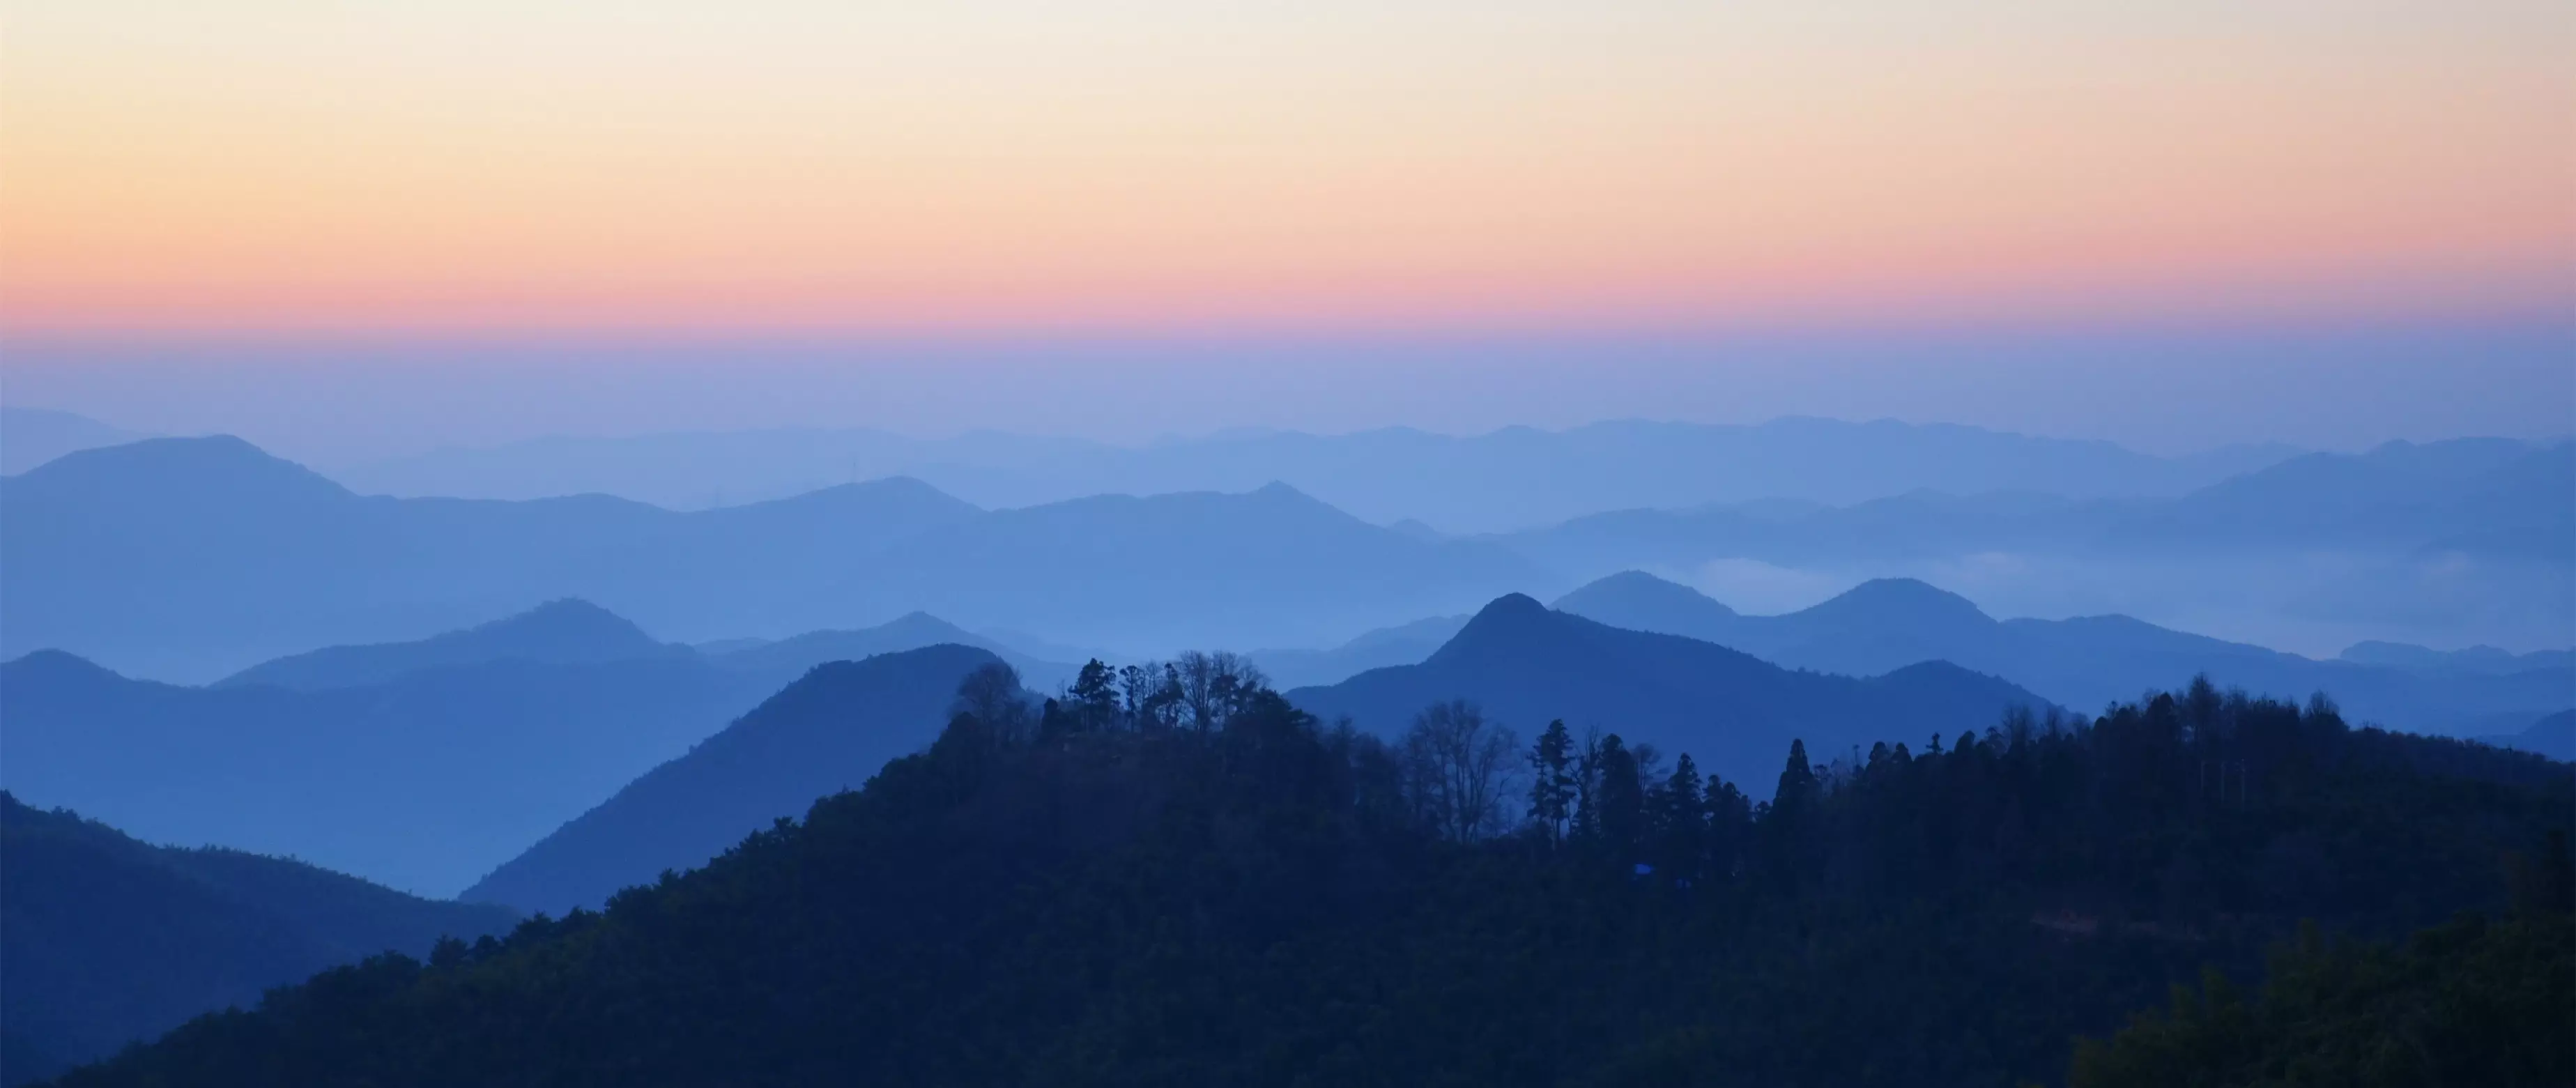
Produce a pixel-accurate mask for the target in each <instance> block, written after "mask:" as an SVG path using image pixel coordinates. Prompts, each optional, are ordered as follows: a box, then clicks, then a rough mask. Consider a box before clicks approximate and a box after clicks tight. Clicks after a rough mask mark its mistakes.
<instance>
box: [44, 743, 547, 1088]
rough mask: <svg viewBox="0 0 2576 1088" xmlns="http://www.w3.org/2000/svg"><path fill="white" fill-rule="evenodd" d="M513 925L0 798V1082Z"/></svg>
mask: <svg viewBox="0 0 2576 1088" xmlns="http://www.w3.org/2000/svg"><path fill="white" fill-rule="evenodd" d="M515 921H516V917H515V916H514V914H513V913H512V912H511V911H509V910H507V909H505V908H501V907H495V906H490V905H475V904H463V903H448V902H436V901H431V900H425V899H417V898H414V897H412V896H408V895H404V894H401V893H399V892H395V891H390V890H387V889H385V888H380V887H377V886H375V885H373V884H369V883H367V882H365V881H362V880H359V879H356V878H354V877H348V876H343V875H341V874H339V873H335V872H330V871H328V870H324V869H317V868H314V867H313V866H310V865H306V864H303V863H300V862H295V861H288V860H284V859H279V858H272V857H262V856H260V855H257V854H247V853H242V852H239V851H235V850H222V849H201V850H180V849H173V848H170V847H162V846H151V845H147V844H145V843H141V842H137V841H135V840H134V839H131V838H128V837H126V836H125V835H124V834H123V833H121V832H119V831H117V830H115V829H113V828H110V827H108V826H106V825H105V824H101V823H96V822H93V821H89V820H84V819H82V818H81V817H79V816H77V815H74V814H72V813H70V812H62V811H55V812H47V811H43V810H40V809H35V808H30V807H28V806H26V805H24V804H21V803H19V801H18V799H17V798H16V797H13V796H10V795H9V794H7V793H0V962H6V963H7V964H8V968H7V970H8V985H7V986H5V987H0V1084H5V1085H17V1084H21V1083H24V1082H26V1081H29V1080H32V1079H36V1078H40V1077H46V1076H51V1075H53V1074H55V1073H58V1072H61V1071H62V1070H63V1069H65V1068H66V1067H68V1066H70V1065H73V1064H76V1063H79V1062H85V1061H90V1060H95V1059H98V1058H103V1057H106V1056H108V1055H110V1054H113V1053H115V1052H116V1051H117V1050H118V1049H119V1048H121V1047H123V1046H124V1045H126V1044H127V1043H132V1042H142V1041H147V1040H149V1039H151V1038H153V1037H155V1036H158V1035H160V1034H161V1033H162V1032H164V1031H167V1030H169V1029H171V1028H173V1027H176V1026H178V1025H179V1024H180V1023H181V1022H182V1021H185V1020H188V1019H190V1018H191V1017H195V1016H197V1015H199V1014H201V1013H207V1012H212V1011H215V1010H218V1009H222V1008H225V1007H227V1006H235V1007H242V1008H248V1007H250V1006H252V1005H255V1004H257V1003H258V1001H259V998H260V995H261V994H262V993H263V992H264V991H266V990H268V989H269V988H271V987H275V986H284V985H287V984H289V983H295V982H302V981H304V979H305V978H306V977H308V976H310V975H312V974H313V973H314V972H316V971H319V970H322V969H323V968H326V967H330V966H334V965H336V964H343V963H354V962H357V961H358V960H360V959H363V958H365V957H367V956H370V955H374V954H376V953H378V952H384V951H397V952H402V953H404V954H406V955H411V956H426V955H428V954H429V951H430V946H431V943H432V942H434V941H436V940H437V939H438V938H440V937H441V936H455V937H459V938H461V939H464V940H468V941H471V940H473V939H474V938H476V937H480V936H484V935H487V934H497V933H505V932H507V931H508V930H509V928H510V926H511V925H512V924H513V923H514V922H515Z"/></svg>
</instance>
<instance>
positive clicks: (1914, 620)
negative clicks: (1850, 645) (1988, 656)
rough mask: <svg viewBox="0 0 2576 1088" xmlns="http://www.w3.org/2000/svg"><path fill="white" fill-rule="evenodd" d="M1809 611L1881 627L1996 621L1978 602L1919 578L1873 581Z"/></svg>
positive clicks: (1876, 579)
mask: <svg viewBox="0 0 2576 1088" xmlns="http://www.w3.org/2000/svg"><path fill="white" fill-rule="evenodd" d="M1807 612H1808V613H1809V614H1815V615H1834V616H1840V617H1843V618H1847V619H1852V620H1856V621H1860V622H1867V623H1880V624H1890V623H1908V624H1922V623H1958V624H1974V625H1978V626H1983V625H1986V624H1991V623H1993V622H1995V621H1994V618H1993V617H1991V616H1988V615H1986V613H1985V610H1983V609H1981V608H1978V607H1977V605H1976V602H1974V601H1971V600H1969V599H1967V598H1966V597H1962V596H1960V595H1958V594H1956V593H1952V592H1950V591H1949V590H1946V589H1942V588H1940V587H1939V586H1935V585H1933V584H1931V583H1929V582H1925V581H1922V580H1920V579H1916V578H1873V579H1870V580H1869V581H1866V582H1862V583H1861V584H1859V585H1856V586H1853V587H1852V588H1850V589H1848V590H1845V591H1844V592H1843V593H1841V594H1840V595H1838V596H1836V597H1834V598H1833V599H1832V600H1829V601H1826V602H1825V603H1823V604H1820V605H1817V606H1815V607H1813V608H1810V609H1808V610H1807Z"/></svg>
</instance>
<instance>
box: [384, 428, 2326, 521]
mask: <svg viewBox="0 0 2576 1088" xmlns="http://www.w3.org/2000/svg"><path fill="white" fill-rule="evenodd" d="M2297 452H2298V451H2296V450H2292V449H2289V448H2286V447H2279V446H2237V447H2228V448H2225V449H2221V450H2216V451H2212V452H2210V453H2206V454H2200V455H2196V456H2190V457H2180V458H2164V457H2152V456H2148V455H2145V454H2140V453H2136V452H2134V451H2131V450H2127V449H2123V448H2121V447H2119V446H2116V445H2113V444H2111V443H2108V442H2093V441H2075V440H2067V439H2054V438H2035V437H2031V436H2027V435H2019V434H2009V433H2003V432H1997V431H1989V430H1983V429H1980V428H1976V427H1961V426H1951V425H1944V424H1928V425H1918V424H1908V423H1899V422H1896V421H1894V420H1878V421H1875V422H1868V423H1846V422H1841V421H1837V420H1828V419H1805V418H1787V419H1777V420H1773V421H1771V422H1768V423H1763V424H1758V425H1751V426H1743V425H1727V424H1696V423H1655V422H1646V421H1641V420H1622V421H1615V422H1605V423H1596V424H1592V425H1589V426H1583V427H1575V428H1572V429H1568V430H1562V431H1542V430H1536V429H1533V428H1528V427H1508V428H1504V429H1502V430H1498V431H1493V432H1490V433H1487V434H1480V435H1469V436H1450V435H1440V434H1431V433H1428V432H1424V431H1417V430H1410V429H1405V428H1389V429H1383V430H1373V431H1361V432H1356V433H1352V434H1340V435H1314V434H1300V433H1294V432H1280V431H1231V432H1224V433H1219V434H1214V435H1209V436H1206V437H1201V438H1188V439H1173V440H1167V441H1161V442H1156V443H1153V444H1151V445H1147V446H1144V447H1141V448H1129V447H1120V446H1110V445H1104V444H1100V443H1094V442H1086V441H1081V440H1076V439H1062V438H1031V437H1024V436H1016V435H1002V434H970V435H965V436H961V437H957V438H950V439H937V440H921V439H910V438H904V437H901V436H898V435H893V434H888V433H886V432H883V431H869V430H843V431H829V430H770V431H735V432H701V433H677V434H657V435H640V436H635V437H629V438H546V439H537V440H533V441H529V442H521V443H515V444H511V445H506V446H499V447H493V448H488V449H470V450H469V449H451V450H443V451H439V452H437V453H432V454H426V455H421V456H416V457H406V458H401V459H396V460H388V461H380V462H375V463H372V464H362V465H349V466H342V467H338V468H336V469H335V470H334V473H335V475H336V476H337V478H339V479H341V480H344V481H346V482H348V483H349V484H350V485H351V486H353V487H357V488H359V489H360V490H365V491H373V492H384V493H389V494H396V495H467V496H475V497H484V498H504V499H528V498H542V497H547V496H555V495H572V494H584V493H605V494H612V495H621V496H625V497H627V498H632V499H638V500H642V501H645V502H651V503H656V504H659V505H664V506H670V507H674V508H688V507H698V506H707V505H715V504H720V503H722V502H725V501H731V502H747V501H754V500H758V499H765V498H775V497H780V496H785V495H791V494H796V493H798V492H802V491H808V490H812V489H814V488H817V487H821V486H825V485H827V484H832V483H840V482H846V481H850V480H857V479H869V478H873V477H879V476H897V475H900V476H912V477H917V478H919V479H923V480H927V481H929V482H930V483H932V484H934V485H936V486H938V487H939V488H941V489H942V490H945V491H948V492H949V493H951V494H956V495H961V496H965V497H966V498H968V499H970V500H972V501H974V502H976V503H978V504H981V505H984V506H1000V507H1013V506H1031V505H1040V504H1045V503H1051V502H1058V501H1062V500H1066V499H1074V498H1082V497H1086V496H1090V495H1098V494H1103V493H1120V494H1159V493H1164V492H1175V491H1228V492H1233V491H1247V490H1251V489H1253V488H1257V487H1259V486H1261V485H1262V484H1265V483H1269V482H1271V481H1274V480H1275V481H1283V482H1285V483H1287V484H1289V485H1290V486H1292V487H1295V488H1297V489H1298V490H1300V491H1303V492H1306V493H1307V494H1311V495H1314V496H1316V497H1317V498H1319V499H1321V500H1323V501H1324V502H1327V503H1330V504H1332V505H1334V506H1336V507H1338V508H1340V509H1343V510H1347V511H1350V512H1351V513H1352V514H1355V515H1357V516H1359V517H1361V518H1363V519H1366V520H1368V521H1372V522H1378V523H1381V524H1383V523H1389V522H1395V521H1398V520H1401V519H1407V518H1412V519H1419V520H1420V521H1422V522H1427V523H1428V525H1429V526H1436V527H1437V528H1438V529H1440V530H1442V531H1445V532H1451V533H1459V532H1499V531H1507V530H1517V529H1527V528H1533V527H1536V526H1541V525H1546V524H1550V523H1553V522H1558V521H1563V520H1566V519H1568V518H1574V517H1580V516H1583V515H1586V514H1592V513H1597V512H1600V511H1603V510H1611V509H1623V508H1631V507H1678V506H1695V505H1700V504H1704V503H1712V502H1745V501H1750V500H1755V499H1764V498H1773V497H1794V498H1798V499H1803V500H1807V501H1811V502H1820V503H1831V504H1842V503H1853V502H1861V501H1864V500H1868V499H1875V498H1883V497H1886V496H1891V495H1900V494H1904V493H1906V492H1911V491H1919V490H1933V491H1944V492H1952V493H1961V494H1966V493H1977V492H1987V491H2034V492H2048V493H2053V494H2060V495H2069V496H2075V497H2079V498H2096V497H2107V496H2149V495H2180V494H2183V493H2185V492H2188V491H2190V490H2192V489H2194V488H2198V487H2203V486H2207V485H2209V484H2212V483H2216V482H2218V481H2219V480H2223V479H2226V478H2227V477H2230V476H2234V475H2236V474H2239V473H2243V472H2247V471H2251V470H2253V469H2257V468H2261V467H2263V466H2265V465H2269V464H2273V463H2276V462H2278V461H2281V460H2283V459H2285V458H2288V457H2291V456H2294V455H2296V453H2297ZM1684 466H1690V467H1692V468H1694V469H1696V468H1702V467H1710V466H1723V467H1724V470H1723V471H1679V469H1681V468H1682V467H1684Z"/></svg>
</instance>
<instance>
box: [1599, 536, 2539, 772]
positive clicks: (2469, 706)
mask: <svg viewBox="0 0 2576 1088" xmlns="http://www.w3.org/2000/svg"><path fill="white" fill-rule="evenodd" d="M1556 607H1557V608H1559V609H1561V610H1564V611H1567V612H1571V613H1574V614H1577V615H1582V616H1587V617H1590V618H1592V619H1595V620H1599V621H1601V622H1603V623H1607V624H1611V625H1613V626H1617V627H1625V628H1631V629H1635V630H1640V631H1659V632H1663V633H1666V634H1676V635H1683V636H1686V637H1689V638H1696V639H1703V640H1706V641H1709V642H1714V643H1717V644H1719V645H1723V646H1731V647H1734V648H1735V649H1738V650H1742V651H1744V652H1746V653H1749V654H1752V655H1754V656H1756V657H1760V658H1762V659H1764V660H1766V661H1772V662H1776V663H1778V664H1780V665H1784V666H1787V667H1790V668H1798V669H1814V670H1817V671H1820V672H1832V673H1841V674H1844V675H1850V676H1875V675H1878V674H1881V673H1885V672H1888V671H1890V670H1894V669H1899V668H1903V667H1905V666H1907V665H1910V664H1913V663H1915V662H1919V661H1933V660H1939V661H1948V662H1952V663H1954V664H1957V665H1960V666H1963V667H1965V668H1969V669H1974V670H1976V671H1978V672H1983V673H1991V674H1993V675H1996V676H2000V677H2003V678H2005V679H2008V680H2011V681H2013V682H2014V683H2017V684H2020V685H2022V686H2024V687H2027V688H2029V689H2030V690H2032V691H2035V692H2038V693H2039V694H2041V695H2043V696H2046V697H2047V698H2049V699H2051V700H2054V701H2056V702H2058V703H2060V704H2062V705H2065V706H2068V707H2073V708H2076V709H2079V710H2086V711H2088V712H2089V711H2091V710H2096V709H2099V708H2100V707H2102V706H2104V705H2107V704H2109V703H2111V702H2114V701H2118V700H2121V699H2134V698H2136V697H2137V694H2138V693H2139V692H2142V691H2146V690H2149V689H2151V688H2155V687H2157V686H2158V685H2163V686H2166V687H2170V686H2171V685H2172V684H2174V683H2175V682H2177V681H2178V680H2180V679H2185V678H2188V677H2190V676H2193V675H2195V674H2200V673H2206V674H2208V675H2209V676H2210V678H2211V679H2212V680H2214V681H2215V682H2217V683H2219V684H2220V685H2222V686H2239V687H2243V688H2246V689H2248V690H2250V691H2252V692H2254V693H2256V694H2266V695H2272V696H2275V697H2279V698H2288V699H2303V698H2305V697H2306V696H2307V695H2309V694H2311V693H2314V692H2319V691H2322V692H2326V693H2329V694H2330V695H2331V696H2332V697H2333V698H2334V699H2335V700H2336V701H2337V702H2338V703H2340V704H2341V706H2342V708H2343V712H2344V714H2345V715H2346V716H2348V717H2350V718H2352V719H2353V720H2355V721H2367V722H2377V723H2380V724H2385V725H2388V726H2391V727H2395V728H2400V729H2407V730H2413V731H2418V732H2430V733H2448V734H2452V735H2462V734H2463V733H2464V731H2465V730H2467V729H2468V727H2470V726H2472V725H2474V724H2475V723H2477V722H2479V721H2481V720H2484V719H2487V718H2490V717H2492V716H2495V715H2515V714H2521V715H2533V716H2536V715H2539V714H2544V713H2548V712H2550V711H2553V710H2558V709H2564V708H2566V707H2568V706H2571V705H2576V664H2571V661H2570V659H2569V656H2568V655H2566V654H2563V653H2557V654H2531V655H2526V656H2525V657H2522V658H2513V657H2511V656H2510V655H2506V656H2504V658H2503V662H2502V663H2504V664H2506V665H2511V664H2514V663H2517V662H2520V663H2527V664H2528V665H2529V666H2530V667H2527V668H2512V667H2505V668H2494V669H2489V670H2470V669H2461V668H2430V669H2427V668H2418V667H2398V666H2392V665H2381V664H2368V663H2363V661H2355V660H2342V661H2315V660H2311V659H2308V658H2304V657H2299V656H2297V655H2294V654H2284V653H2278V652H2275V651H2272V650H2267V649H2264V648H2262V647H2259V646H2248V645H2245V644H2242V643H2231V642H2224V641H2221V640H2218V639H2213V638H2206V637H2203V636H2199V635H2190V634H2184V633H2182V632H2179V631H2170V630H2166V629H2164V628H2161V627H2157V626H2154V625H2152V624H2148V623H2143V622H2140V621H2138V620H2134V619H2130V618H2128V617H2126V616H2092V617H2085V618H2080V619H2070V620H2032V619H2016V620H2000V621H1999V620H1996V619H1994V618H1992V617H1990V616H1988V615H1986V614H1985V613H1984V612H1983V611H1981V610H1979V609H1978V608H1977V606H1976V605H1975V604H1973V603H1970V602H1969V601H1968V600H1967V599H1966V598H1964V597H1961V596H1958V595H1957V594H1954V593H1948V592H1944V591H1942V590H1940V589H1936V588H1934V587H1932V586H1929V585H1926V584H1924V583H1922V582H1918V581H1914V580H1911V579H1882V580H1879V581H1873V582H1869V583H1866V584H1864V585H1862V586H1860V587H1858V588H1856V589H1853V590H1851V591H1850V592H1848V593H1844V594H1842V595H1840V596H1838V597H1835V598H1834V599H1832V600H1829V601H1826V602H1824V603H1823V604H1819V605H1817V606H1815V607H1813V608H1809V609H1805V610H1803V611H1799V612H1792V613H1789V614H1786V615H1779V616H1747V615H1743V614H1741V613H1738V612H1736V611H1735V610H1733V609H1731V608H1728V607H1727V606H1725V605H1723V604H1720V603H1718V602H1716V601H1713V600H1710V599H1709V598H1708V597H1706V596H1704V595H1702V594H1700V593H1699V592H1698V591H1696V590H1693V589H1691V588H1689V587H1687V586H1682V585H1677V584H1674V583H1672V582H1668V581H1665V580H1663V579H1660V578H1656V577H1654V576H1652V575H1648V574H1643V573H1639V572H1634V571H1631V572H1627V573H1623V574H1617V575H1612V576H1610V577H1608V578H1603V579H1601V580H1599V581H1596V582H1593V583H1591V584H1589V585H1586V586H1584V587H1583V588H1581V589H1578V590H1576V591H1574V592H1573V593H1570V594H1567V595H1566V596H1565V597H1563V598H1561V599H1559V600H1558V601H1557V602H1556ZM2356 650H2357V651H2358V652H2359V654H2360V656H2361V658H2363V659H2365V660H2367V659H2374V658H2376V659H2382V660H2385V659H2389V658H2398V659H2404V660H2409V661H2438V660H2444V658H2443V655H2438V654H2435V653H2434V652H2433V651H2429V650H2422V649H2421V648H2420V647H2413V648H2395V647H2389V646H2388V645H2387V644H2378V645H2376V646H2368V647H2357V648H2356ZM2409 650H2412V651H2414V652H2413V653H2409V652H2407V651H2409ZM2500 653H2501V652H2500V651H2499V654H2500ZM2471 660H2476V661H2480V662H2485V663H2488V664H2496V663H2497V662H2496V660H2495V659H2494V658H2492V657H2487V656H2476V655H2473V656H2472V657H2471Z"/></svg>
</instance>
